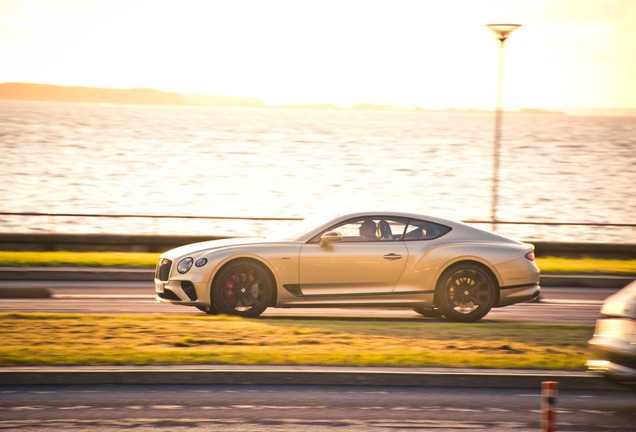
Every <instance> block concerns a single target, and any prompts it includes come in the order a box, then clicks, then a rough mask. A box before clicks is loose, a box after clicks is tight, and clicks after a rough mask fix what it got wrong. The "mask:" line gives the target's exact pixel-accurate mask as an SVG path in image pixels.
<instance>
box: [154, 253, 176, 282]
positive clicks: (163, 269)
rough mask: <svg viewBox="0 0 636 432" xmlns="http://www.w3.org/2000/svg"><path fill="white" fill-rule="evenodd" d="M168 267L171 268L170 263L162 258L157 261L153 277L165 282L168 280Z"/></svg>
mask: <svg viewBox="0 0 636 432" xmlns="http://www.w3.org/2000/svg"><path fill="white" fill-rule="evenodd" d="M170 267H172V261H170V260H169V259H166V258H162V259H161V260H159V264H157V270H156V271H155V277H156V278H157V279H159V280H160V281H167V280H168V279H169V278H170Z"/></svg>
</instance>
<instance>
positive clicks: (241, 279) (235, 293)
mask: <svg viewBox="0 0 636 432" xmlns="http://www.w3.org/2000/svg"><path fill="white" fill-rule="evenodd" d="M273 290H274V283H273V281H272V280H271V277H270V276H269V272H268V271H267V270H266V269H265V268H264V267H263V266H262V265H261V264H259V263H256V262H254V261H250V260H237V261H234V262H231V263H230V264H228V265H227V266H225V267H224V268H223V269H221V271H220V272H219V273H218V274H217V276H216V277H215V278H214V282H213V283H212V303H213V304H214V306H216V309H217V310H218V311H219V312H220V313H222V314H226V315H237V316H241V317H245V318H254V317H257V316H259V315H260V314H262V313H263V312H265V309H267V307H268V306H269V303H270V301H271V299H272V296H273V294H274V291H273Z"/></svg>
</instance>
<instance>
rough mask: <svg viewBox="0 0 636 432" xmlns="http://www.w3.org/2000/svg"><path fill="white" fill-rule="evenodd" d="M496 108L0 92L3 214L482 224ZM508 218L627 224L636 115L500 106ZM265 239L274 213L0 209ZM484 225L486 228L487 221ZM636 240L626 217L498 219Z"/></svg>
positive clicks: (581, 236) (18, 224)
mask: <svg viewBox="0 0 636 432" xmlns="http://www.w3.org/2000/svg"><path fill="white" fill-rule="evenodd" d="M493 125H494V118H493V116H492V115H489V114H430V113H429V114H424V113H390V112H350V111H346V112H336V111H294V110H277V109H231V108H209V107H153V106H104V105H91V104H70V103H69V104H65V103H37V102H10V101H0V130H1V131H2V132H1V133H2V135H1V140H0V151H1V152H2V165H3V167H2V170H1V171H0V200H1V202H2V211H5V212H10V211H13V212H28V211H35V212H61V213H107V214H118V213H119V214H122V213H124V214H167V215H204V216H208V215H210V216H212V215H216V216H245V217H305V216H307V215H309V214H312V213H315V212H318V211H326V210H327V211H328V210H336V211H340V210H341V209H343V208H346V209H361V208H378V209H386V208H389V209H404V210H409V211H418V212H425V213H435V214H439V215H442V216H447V217H450V218H454V219H462V220H488V219H489V218H490V205H491V192H492V165H493V164H492V147H493V145H492V140H493ZM501 144H502V145H501V167H500V170H501V171H500V186H499V187H500V197H499V211H498V214H499V218H500V219H501V220H504V221H531V222H537V221H566V222H598V223H610V222H613V223H633V221H634V218H633V215H634V214H636V211H635V210H636V199H635V197H634V192H633V184H634V179H636V151H634V149H636V119H635V118H634V117H631V118H629V117H598V118H595V117H573V116H557V115H520V114H514V115H512V114H510V115H505V116H504V120H503V139H502V143H501ZM53 224H54V226H55V229H56V230H57V231H58V232H117V233H150V232H156V233H166V234H167V233H178V234H205V233H209V234H215V235H216V234H224V233H229V234H233V235H236V234H242V235H244V234H256V235H264V234H266V233H268V232H270V231H272V230H275V229H277V228H279V227H280V226H281V223H280V222H276V223H266V222H244V221H236V222H234V221H223V220H221V221H199V220H155V221H148V220H143V219H92V218H90V219H89V218H80V219H70V218H63V217H59V218H55V220H53V221H50V220H44V219H43V218H18V217H2V218H1V219H0V230H2V231H5V232H6V231H10V232H25V231H40V230H42V231H46V230H49V229H52V228H53ZM485 227H486V228H488V226H487V225H486V226H485ZM499 231H500V232H501V233H503V234H508V235H511V236H513V237H517V238H524V239H536V238H540V239H543V240H558V241H623V242H625V241H627V242H634V241H635V239H634V236H633V232H632V230H631V229H630V228H615V229H610V228H601V227H599V228H596V227H542V228H536V227H528V226H505V225H500V226H499Z"/></svg>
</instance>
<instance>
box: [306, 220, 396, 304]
mask: <svg viewBox="0 0 636 432" xmlns="http://www.w3.org/2000/svg"><path fill="white" fill-rule="evenodd" d="M369 221H371V222H372V223H373V224H375V227H376V229H375V235H374V236H363V235H362V229H361V227H362V225H363V224H367V227H368V226H369V225H371V222H369ZM387 226H388V227H389V228H388V230H387ZM405 226H406V221H403V220H399V219H388V218H383V217H378V216H375V217H369V218H357V219H352V220H348V221H346V222H345V223H342V224H339V225H337V226H334V227H332V228H330V229H329V230H327V231H337V232H338V233H339V234H340V235H341V236H342V241H339V242H334V243H329V244H326V245H325V244H323V245H321V244H320V243H319V241H318V240H319V237H320V236H317V237H316V238H314V239H312V241H310V242H308V243H306V244H305V245H303V246H302V248H301V252H300V265H299V273H300V274H299V276H300V288H301V291H302V293H303V295H304V296H305V298H307V299H310V298H311V297H318V296H320V297H326V296H328V297H332V296H333V297H341V296H373V297H376V296H384V295H388V294H390V293H391V291H393V289H394V287H395V285H396V283H397V281H398V279H399V278H400V276H401V274H402V272H403V271H404V267H405V265H406V262H407V260H408V250H407V248H406V246H405V245H404V243H403V242H402V239H401V237H402V235H403V232H404V228H405ZM381 227H383V229H382V228H381Z"/></svg>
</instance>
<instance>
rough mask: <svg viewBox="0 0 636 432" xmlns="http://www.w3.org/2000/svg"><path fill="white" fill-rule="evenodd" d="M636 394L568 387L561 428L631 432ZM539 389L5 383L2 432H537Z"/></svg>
mask: <svg viewBox="0 0 636 432" xmlns="http://www.w3.org/2000/svg"><path fill="white" fill-rule="evenodd" d="M635 401H636V398H634V397H633V393H629V392H621V391H612V392H607V391H591V390H577V391H574V390H570V391H562V392H560V394H559V397H558V399H557V403H556V407H557V409H558V412H557V426H558V430H560V431H573V430H575V431H608V430H612V431H633V430H634V429H633V428H634V424H636V409H634V408H635V406H636V405H635ZM540 407H541V397H540V389H480V388H441V387H353V386H337V387H332V386H249V385H246V386H219V385H207V386H204V385H191V386H184V385H136V386H133V385H130V386H124V385H119V386H50V387H49V386H15V387H7V386H5V387H0V428H1V429H3V430H27V429H28V430H29V431H44V430H51V429H54V430H78V428H79V429H83V430H91V431H112V430H144V431H147V430H181V428H183V429H186V428H187V430H188V431H203V430H223V431H269V430H282V431H291V430H293V431H301V432H302V431H316V432H320V431H334V430H337V431H339V432H353V431H368V430H373V431H406V430H408V431H413V430H423V431H424V430H435V431H455V430H467V429H468V430H488V431H491V432H498V431H536V430H538V429H539V422H540Z"/></svg>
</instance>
